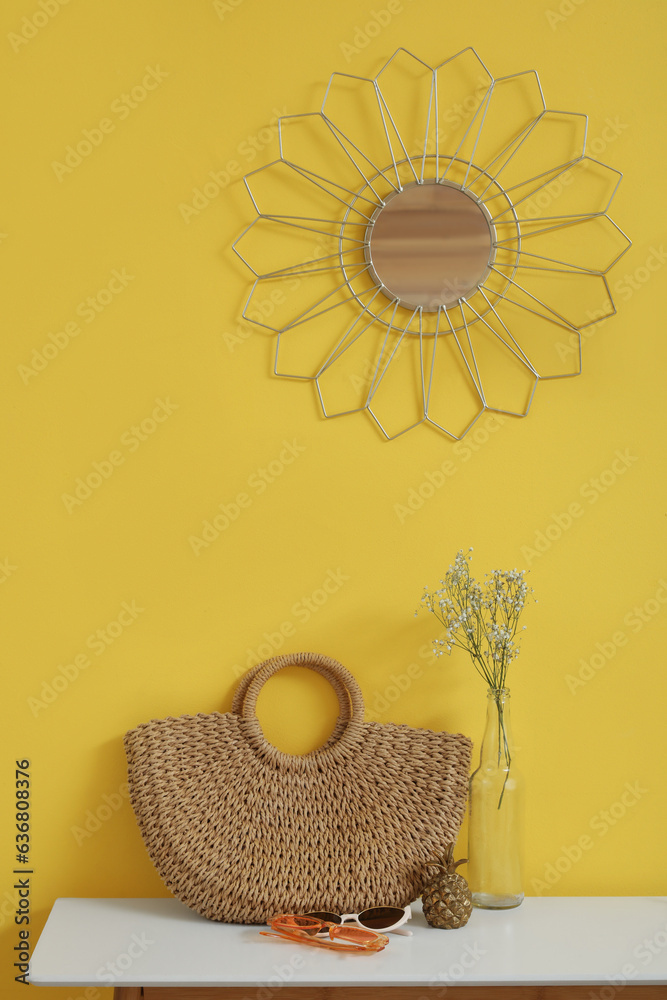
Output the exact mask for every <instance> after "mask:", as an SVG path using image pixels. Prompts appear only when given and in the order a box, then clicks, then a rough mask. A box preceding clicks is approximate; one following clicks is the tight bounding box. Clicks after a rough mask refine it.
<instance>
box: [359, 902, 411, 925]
mask: <svg viewBox="0 0 667 1000" xmlns="http://www.w3.org/2000/svg"><path fill="white" fill-rule="evenodd" d="M404 916H405V910H403V909H402V908H401V907H398V906H372V907H371V908H370V909H369V910H364V912H363V913H360V914H359V917H358V920H359V923H360V924H361V925H362V926H363V927H369V928H370V929H371V930H374V931H381V930H384V928H385V927H392V926H393V925H394V924H397V923H398V921H399V920H401V919H402V918H403V917H404Z"/></svg>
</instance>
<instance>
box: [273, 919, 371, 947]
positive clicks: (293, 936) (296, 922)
mask: <svg viewBox="0 0 667 1000" xmlns="http://www.w3.org/2000/svg"><path fill="white" fill-rule="evenodd" d="M269 927H270V928H271V930H270V931H260V932H259V933H260V934H263V935H265V936H266V937H279V938H282V939H283V940H284V941H298V942H300V943H301V944H309V945H312V946H313V947H314V948H328V949H330V950H333V951H370V952H375V951H382V949H383V948H385V947H386V945H387V944H388V943H389V938H388V937H387V936H386V934H378V933H376V932H375V931H371V930H367V929H366V928H365V927H354V926H351V925H350V924H340V923H334V922H333V921H331V920H320V919H318V918H317V917H310V916H302V915H300V914H297V913H283V914H280V915H279V916H277V917H274V918H273V919H272V920H270V921H269ZM322 932H327V933H328V938H326V937H325V938H322V937H320V936H319V935H321V934H322Z"/></svg>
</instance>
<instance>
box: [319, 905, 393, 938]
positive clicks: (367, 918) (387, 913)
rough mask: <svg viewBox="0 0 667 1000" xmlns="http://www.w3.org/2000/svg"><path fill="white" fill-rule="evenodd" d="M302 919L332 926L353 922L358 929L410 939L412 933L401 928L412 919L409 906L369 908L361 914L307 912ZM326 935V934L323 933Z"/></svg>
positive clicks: (328, 911) (323, 911)
mask: <svg viewBox="0 0 667 1000" xmlns="http://www.w3.org/2000/svg"><path fill="white" fill-rule="evenodd" d="M303 916H304V917H315V918H316V919H317V920H327V921H329V923H332V924H348V923H352V922H354V923H355V924H357V925H358V926H359V927H365V928H366V930H369V931H377V932H378V933H380V934H388V933H390V932H391V933H394V934H402V935H403V936H404V937H411V936H412V931H409V930H408V929H407V928H406V927H402V925H403V924H405V923H407V921H408V920H410V918H411V917H412V910H411V909H410V904H408V905H407V906H369V907H368V909H367V910H362V911H361V913H332V912H331V911H330V910H309V911H308V913H304V914H303ZM324 933H326V932H324Z"/></svg>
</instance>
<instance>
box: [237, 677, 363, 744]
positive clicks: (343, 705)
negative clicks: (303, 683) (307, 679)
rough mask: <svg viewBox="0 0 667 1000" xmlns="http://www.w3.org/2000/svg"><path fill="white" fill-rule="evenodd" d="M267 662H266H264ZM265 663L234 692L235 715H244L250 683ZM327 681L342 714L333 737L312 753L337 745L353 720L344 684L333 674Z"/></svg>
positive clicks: (241, 681) (339, 716) (339, 715)
mask: <svg viewBox="0 0 667 1000" xmlns="http://www.w3.org/2000/svg"><path fill="white" fill-rule="evenodd" d="M264 662H266V661H264ZM263 666H264V664H263V663H257V664H256V665H255V666H254V667H251V668H250V670H248V671H247V673H245V674H243V676H242V678H241V680H240V681H239V683H238V684H237V686H236V691H235V692H234V698H233V700H232V712H233V713H234V714H235V715H242V714H243V702H244V701H245V696H246V693H247V691H248V688H249V687H250V683H251V681H252V680H253V678H254V677H256V676H257V672H258V671H259V670H261V669H262V667H263ZM327 680H328V681H329V683H330V684H331V686H332V688H333V689H334V691H335V692H336V697H337V698H338V704H339V705H340V712H339V714H338V718H337V720H336V725H335V726H334V728H333V729H332V731H331V736H330V737H329V739H328V740H327V741H326V743H324V744H323V745H322V746H321V747H317V748H316V749H315V750H311V751H310V753H311V754H314V753H319V752H320V750H324V749H326V748H327V747H330V746H333V744H334V743H337V742H338V740H339V739H340V738H341V736H342V735H343V733H344V732H345V727H346V726H347V724H348V722H349V721H350V719H351V718H352V706H351V704H350V696H349V694H348V692H347V688H346V687H345V685H344V684H343V682H342V681H341V680H340V679H339V678H338V677H337V676H336V677H334V675H333V674H331V675H330V676H329V677H328V678H327Z"/></svg>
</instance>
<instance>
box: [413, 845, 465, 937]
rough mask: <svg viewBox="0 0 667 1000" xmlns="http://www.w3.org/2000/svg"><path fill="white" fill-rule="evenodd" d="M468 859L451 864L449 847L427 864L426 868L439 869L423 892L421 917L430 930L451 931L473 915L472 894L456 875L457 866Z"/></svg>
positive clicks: (451, 848) (461, 877)
mask: <svg viewBox="0 0 667 1000" xmlns="http://www.w3.org/2000/svg"><path fill="white" fill-rule="evenodd" d="M467 860H468V859H467V858H462V859H461V860H460V861H454V845H453V844H448V845H447V847H446V849H445V854H444V855H443V856H442V857H440V858H436V860H435V861H427V862H426V864H427V867H429V868H431V867H432V868H438V869H439V871H438V874H437V875H436V876H435V877H434V878H433V879H431V880H430V881H429V882H427V883H426V885H425V886H424V889H423V891H422V907H423V909H424V916H425V917H426V919H427V920H428V922H429V924H430V925H431V927H441V928H444V929H453V928H455V927H463V926H464V925H465V924H467V923H468V920H469V919H470V914H471V913H472V895H471V893H470V888H469V886H468V883H467V882H466V880H465V879H464V878H463V876H462V875H458V874H457V872H456V869H457V868H458V866H459V865H463V864H465V863H466V861H467Z"/></svg>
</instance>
